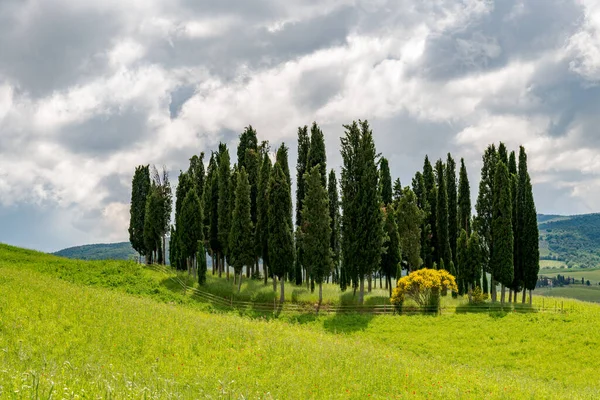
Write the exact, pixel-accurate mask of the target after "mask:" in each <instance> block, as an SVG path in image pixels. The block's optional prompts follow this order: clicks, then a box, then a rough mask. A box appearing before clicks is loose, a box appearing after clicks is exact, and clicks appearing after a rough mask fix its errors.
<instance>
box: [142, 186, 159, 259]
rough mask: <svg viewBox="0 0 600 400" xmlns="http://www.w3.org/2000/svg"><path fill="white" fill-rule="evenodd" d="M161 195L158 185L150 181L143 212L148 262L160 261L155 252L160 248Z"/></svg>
mask: <svg viewBox="0 0 600 400" xmlns="http://www.w3.org/2000/svg"><path fill="white" fill-rule="evenodd" d="M162 201H163V199H162V197H161V195H160V191H159V187H158V186H157V185H156V184H155V183H154V182H152V184H151V186H150V192H149V193H148V196H147V198H146V211H145V213H144V245H145V247H146V250H145V253H146V258H147V261H149V263H155V262H160V260H158V259H157V258H158V257H157V255H156V252H157V251H158V250H159V248H160V242H161V238H162V228H163V227H162V215H163V209H162V207H163V206H162Z"/></svg>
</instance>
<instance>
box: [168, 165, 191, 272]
mask: <svg viewBox="0 0 600 400" xmlns="http://www.w3.org/2000/svg"><path fill="white" fill-rule="evenodd" d="M193 188H194V183H193V181H192V179H191V177H190V174H189V173H187V172H181V173H180V174H179V179H178V182H177V189H176V190H175V197H176V198H177V200H176V201H175V232H174V233H175V236H178V235H180V233H181V232H182V229H183V224H184V223H185V221H184V220H183V219H182V217H181V215H182V214H181V210H182V208H183V202H184V200H185V197H186V196H187V194H188V193H189V192H190V191H191V190H193ZM173 244H174V249H173V255H174V256H175V257H174V258H172V259H171V265H173V266H175V268H176V269H178V270H180V271H183V270H185V269H187V261H186V259H185V257H184V255H183V254H184V253H185V251H184V249H183V248H182V247H181V246H182V241H181V240H180V239H177V240H175V239H173Z"/></svg>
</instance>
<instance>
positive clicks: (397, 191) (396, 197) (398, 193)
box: [392, 178, 403, 207]
mask: <svg viewBox="0 0 600 400" xmlns="http://www.w3.org/2000/svg"><path fill="white" fill-rule="evenodd" d="M402 191H403V189H402V184H401V183H400V178H396V180H395V181H394V192H393V194H392V203H393V204H394V207H398V202H399V201H400V198H401V197H402Z"/></svg>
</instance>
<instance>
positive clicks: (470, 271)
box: [465, 232, 487, 295]
mask: <svg viewBox="0 0 600 400" xmlns="http://www.w3.org/2000/svg"><path fill="white" fill-rule="evenodd" d="M483 261H484V259H483V253H482V252H481V241H480V240H479V235H478V234H477V232H471V237H470V238H469V241H468V243H467V264H466V266H467V268H466V271H465V280H466V282H467V283H468V285H469V286H468V288H467V290H468V291H469V295H471V294H472V292H473V290H474V289H475V288H476V287H477V286H479V282H480V281H481V273H482V269H481V267H482V265H483ZM484 275H485V274H484ZM484 279H485V276H484ZM484 286H487V280H485V281H484ZM486 289H487V287H486Z"/></svg>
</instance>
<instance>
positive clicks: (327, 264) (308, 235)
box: [302, 165, 332, 304]
mask: <svg viewBox="0 0 600 400" xmlns="http://www.w3.org/2000/svg"><path fill="white" fill-rule="evenodd" d="M304 180H305V182H306V197H305V198H304V203H303V207H302V221H303V226H304V233H303V240H302V245H303V249H304V254H303V257H304V262H305V263H306V264H307V265H309V266H310V270H311V272H312V276H313V277H314V280H315V284H317V285H319V304H321V303H322V302H323V282H324V281H325V278H326V277H328V276H329V274H330V273H331V267H332V260H331V249H330V247H329V241H330V239H331V226H330V225H329V224H330V217H329V199H328V197H327V191H326V190H325V187H323V185H322V181H321V168H320V166H319V165H316V166H314V167H313V168H312V169H311V170H310V171H309V172H307V173H306V174H305V175H304Z"/></svg>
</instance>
